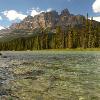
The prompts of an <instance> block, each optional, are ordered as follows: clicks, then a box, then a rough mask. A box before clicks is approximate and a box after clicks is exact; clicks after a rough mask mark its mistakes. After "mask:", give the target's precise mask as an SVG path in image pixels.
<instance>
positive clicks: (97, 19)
mask: <svg viewBox="0 0 100 100" xmlns="http://www.w3.org/2000/svg"><path fill="white" fill-rule="evenodd" d="M89 19H90V20H91V17H90V18H89ZM93 20H95V21H98V22H100V17H99V16H98V17H93Z"/></svg>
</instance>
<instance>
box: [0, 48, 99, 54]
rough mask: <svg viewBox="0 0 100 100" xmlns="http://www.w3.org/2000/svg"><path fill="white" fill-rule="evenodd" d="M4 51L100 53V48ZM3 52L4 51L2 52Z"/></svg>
mask: <svg viewBox="0 0 100 100" xmlns="http://www.w3.org/2000/svg"><path fill="white" fill-rule="evenodd" d="M4 51H15V52H17V51H20V52H21V51H22V52H23V51H26V52H27V51H31V52H33V51H100V48H86V49H84V48H74V49H69V48H66V49H43V50H4ZM1 52H2V51H1ZM0 54H1V53H0Z"/></svg>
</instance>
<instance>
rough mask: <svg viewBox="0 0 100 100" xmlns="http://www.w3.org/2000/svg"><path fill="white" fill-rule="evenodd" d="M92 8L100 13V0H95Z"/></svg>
mask: <svg viewBox="0 0 100 100" xmlns="http://www.w3.org/2000/svg"><path fill="white" fill-rule="evenodd" d="M92 9H93V11H94V12H95V13H100V0H95V2H94V3H93V5H92Z"/></svg>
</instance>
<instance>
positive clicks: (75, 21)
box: [10, 9, 85, 30]
mask: <svg viewBox="0 0 100 100" xmlns="http://www.w3.org/2000/svg"><path fill="white" fill-rule="evenodd" d="M84 20H85V17H84V16H82V15H76V16H75V15H72V14H70V12H69V11H68V9H64V10H63V11H62V12H61V14H58V12H56V11H50V12H42V13H41V14H39V15H36V16H34V17H32V16H27V17H26V18H25V19H24V20H23V21H21V22H20V23H14V24H12V25H11V26H10V28H11V29H12V30H14V29H28V30H34V29H36V28H41V27H42V28H47V27H50V28H55V27H56V26H61V27H63V28H65V27H66V26H68V25H71V26H75V25H81V24H83V21H84Z"/></svg>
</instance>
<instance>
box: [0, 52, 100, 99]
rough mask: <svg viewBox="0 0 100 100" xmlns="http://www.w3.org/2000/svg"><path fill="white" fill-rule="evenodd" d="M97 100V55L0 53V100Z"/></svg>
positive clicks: (99, 67) (99, 68) (99, 61)
mask: <svg viewBox="0 0 100 100" xmlns="http://www.w3.org/2000/svg"><path fill="white" fill-rule="evenodd" d="M6 99H7V100H9V99H11V100H33V99H34V100H100V52H94V51H93V52H77V51H76V52H68V51H34V52H29V51H27V52H3V55H2V56H1V57H0V100H6Z"/></svg>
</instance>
